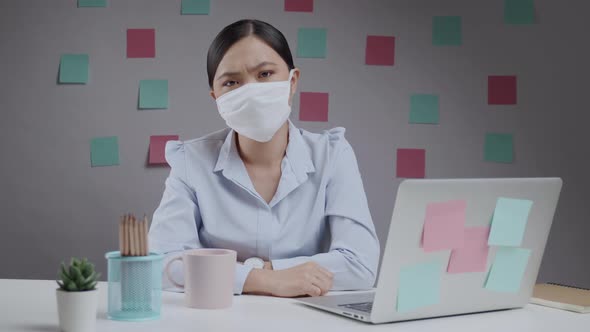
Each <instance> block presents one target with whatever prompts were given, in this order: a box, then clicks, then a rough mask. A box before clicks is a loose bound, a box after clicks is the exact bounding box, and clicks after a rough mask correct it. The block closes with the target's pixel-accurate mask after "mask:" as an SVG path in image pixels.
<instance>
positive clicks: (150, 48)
mask: <svg viewBox="0 0 590 332" xmlns="http://www.w3.org/2000/svg"><path fill="white" fill-rule="evenodd" d="M127 57H128V58H154V57H156V30H155V29H127Z"/></svg>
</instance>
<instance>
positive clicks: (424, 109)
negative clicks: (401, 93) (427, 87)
mask: <svg viewBox="0 0 590 332" xmlns="http://www.w3.org/2000/svg"><path fill="white" fill-rule="evenodd" d="M438 120H439V112H438V96H437V95H428V94H414V95H411V96H410V123H426V124H437V123H438Z"/></svg>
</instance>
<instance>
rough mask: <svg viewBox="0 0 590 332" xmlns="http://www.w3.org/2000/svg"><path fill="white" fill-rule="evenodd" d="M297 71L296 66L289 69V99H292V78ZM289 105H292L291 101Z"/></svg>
mask: <svg viewBox="0 0 590 332" xmlns="http://www.w3.org/2000/svg"><path fill="white" fill-rule="evenodd" d="M294 73H295V68H293V69H291V70H290V71H289V79H288V80H287V82H289V99H291V79H292V78H293V74H294ZM288 104H289V107H291V103H288Z"/></svg>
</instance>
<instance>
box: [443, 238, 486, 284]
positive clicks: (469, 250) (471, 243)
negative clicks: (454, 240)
mask: <svg viewBox="0 0 590 332" xmlns="http://www.w3.org/2000/svg"><path fill="white" fill-rule="evenodd" d="M464 232H465V233H464V234H465V238H464V244H463V248H457V249H453V251H451V257H450V259H449V266H448V267H447V272H449V273H467V272H485V271H486V269H487V263H488V252H489V250H490V247H489V246H488V236H489V234H490V227H489V226H485V227H468V228H465V230H464Z"/></svg>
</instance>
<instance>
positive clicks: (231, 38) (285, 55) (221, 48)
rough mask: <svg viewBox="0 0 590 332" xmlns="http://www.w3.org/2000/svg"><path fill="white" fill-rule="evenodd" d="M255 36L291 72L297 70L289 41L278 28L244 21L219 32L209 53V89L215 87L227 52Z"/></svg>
mask: <svg viewBox="0 0 590 332" xmlns="http://www.w3.org/2000/svg"><path fill="white" fill-rule="evenodd" d="M251 35H254V36H256V37H258V38H260V39H261V40H262V41H264V42H265V43H266V44H268V46H270V47H271V48H272V49H273V50H274V51H275V52H277V53H278V54H279V55H280V56H281V58H282V59H283V60H284V61H285V62H286V63H287V66H288V67H289V70H291V69H293V68H295V65H294V64H293V56H292V55H291V50H290V49H289V43H288V42H287V39H286V38H285V36H284V35H283V33H281V32H280V31H279V30H278V29H277V28H275V27H273V26H272V25H270V24H268V23H266V22H263V21H259V20H254V19H244V20H239V21H237V22H234V23H232V24H230V25H228V26H226V27H225V28H223V30H221V32H219V34H217V36H216V37H215V39H214V40H213V42H212V43H211V46H209V51H208V52H207V76H208V78H209V87H210V88H212V87H213V79H214V78H215V73H216V72H217V67H218V66H219V63H220V62H221V59H223V56H224V55H225V53H226V52H227V50H228V49H229V48H230V47H232V45H234V44H235V43H237V42H238V41H240V40H241V39H242V38H245V37H248V36H251Z"/></svg>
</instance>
